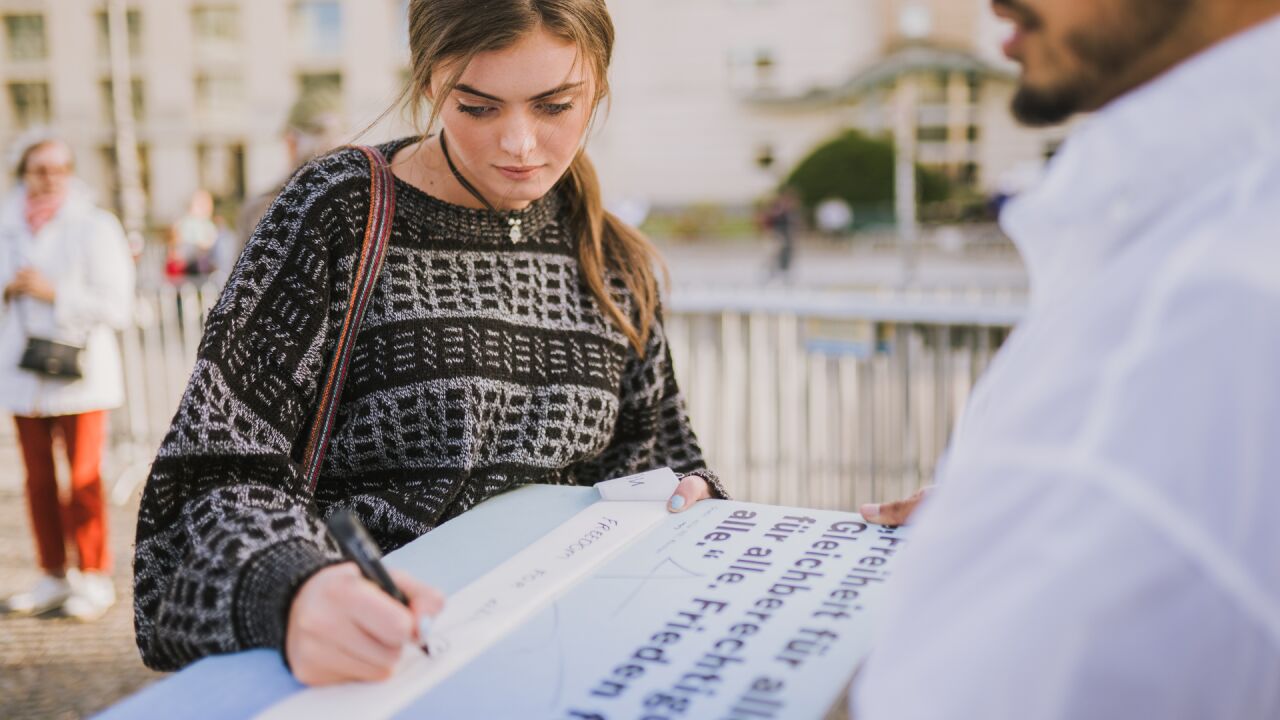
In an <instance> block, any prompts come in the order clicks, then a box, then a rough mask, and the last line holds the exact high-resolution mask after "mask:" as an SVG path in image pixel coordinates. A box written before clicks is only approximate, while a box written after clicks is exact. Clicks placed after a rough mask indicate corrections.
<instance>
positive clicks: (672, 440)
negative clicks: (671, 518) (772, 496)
mask: <svg viewBox="0 0 1280 720" xmlns="http://www.w3.org/2000/svg"><path fill="white" fill-rule="evenodd" d="M619 397H620V400H619V407H618V420H617V423H616V424H615V425H614V429H613V437H612V439H611V440H610V441H609V445H608V447H606V448H605V450H604V451H603V452H601V453H600V454H599V455H597V456H596V457H594V458H591V459H589V460H585V461H583V462H580V463H578V464H577V465H576V466H574V467H573V477H574V478H575V480H576V481H577V482H578V483H581V484H584V485H591V484H594V483H597V482H600V481H602V480H609V479H611V478H616V477H623V476H625V475H631V474H634V473H638V472H644V471H646V470H653V469H655V468H660V467H669V468H671V469H672V470H674V471H675V472H676V474H678V475H680V476H682V477H683V476H686V475H697V476H699V477H701V478H703V479H705V480H706V481H707V484H708V485H709V486H710V488H711V494H712V496H714V497H717V498H728V497H729V495H728V493H727V492H726V491H725V489H724V486H723V485H722V484H721V483H720V479H719V478H718V477H717V476H716V474H715V473H714V472H712V471H711V470H710V469H709V468H708V467H707V463H706V460H704V459H703V457H702V448H701V447H699V445H698V438H697V435H695V434H694V432H693V427H692V426H691V425H690V424H689V415H688V413H687V412H686V411H685V404H684V396H683V395H681V393H680V388H679V386H678V385H677V384H676V376H675V372H674V369H673V367H672V364H671V348H670V347H669V345H668V344H667V336H666V331H665V329H664V327H663V322H662V313H661V311H659V312H658V313H657V319H656V320H655V321H654V323H653V329H652V331H651V332H650V334H649V341H648V344H647V346H646V347H645V353H644V356H643V357H641V356H640V354H639V353H637V352H635V350H634V348H633V349H632V351H631V354H630V357H629V358H628V360H627V365H626V368H625V369H624V370H623V375H622V383H621V388H620V391H619Z"/></svg>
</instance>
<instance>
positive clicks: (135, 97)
mask: <svg viewBox="0 0 1280 720" xmlns="http://www.w3.org/2000/svg"><path fill="white" fill-rule="evenodd" d="M99 87H100V88H101V92H102V110H103V114H102V116H103V117H104V118H106V121H107V122H109V123H110V122H115V117H116V111H115V97H114V95H113V93H114V92H115V83H113V82H111V78H107V79H105V80H103V81H102V82H101V83H99ZM129 90H130V93H131V94H132V97H130V100H131V101H132V104H133V119H134V120H135V121H137V120H141V119H142V116H143V114H144V110H145V109H146V100H145V98H144V96H143V88H142V80H141V79H139V78H134V79H133V81H132V82H130V83H129Z"/></svg>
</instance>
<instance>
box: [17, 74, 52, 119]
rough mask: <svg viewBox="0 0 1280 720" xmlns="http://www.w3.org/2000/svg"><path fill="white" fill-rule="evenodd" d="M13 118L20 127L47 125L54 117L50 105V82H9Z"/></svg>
mask: <svg viewBox="0 0 1280 720" xmlns="http://www.w3.org/2000/svg"><path fill="white" fill-rule="evenodd" d="M9 100H10V102H11V103H12V104H13V119H14V120H15V121H16V122H17V124H18V126H19V127H30V126H32V125H47V124H49V122H50V121H51V120H52V119H53V113H52V111H51V109H50V105H49V83H43V82H19V83H9Z"/></svg>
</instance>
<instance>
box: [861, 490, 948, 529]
mask: <svg viewBox="0 0 1280 720" xmlns="http://www.w3.org/2000/svg"><path fill="white" fill-rule="evenodd" d="M932 491H933V486H932V485H926V486H925V487H922V488H920V489H919V490H917V491H915V492H914V493H912V494H911V496H910V497H908V498H907V499H905V500H896V501H894V502H888V503H867V504H865V505H863V506H862V507H861V508H859V509H858V512H860V513H862V517H863V518H864V519H865V520H866V521H867V522H873V523H876V524H878V525H889V526H898V525H906V524H907V521H908V520H910V519H911V514H912V513H914V512H915V511H916V508H917V507H918V506H919V505H920V502H921V501H922V500H924V499H925V498H926V497H928V496H929V493H930V492H932Z"/></svg>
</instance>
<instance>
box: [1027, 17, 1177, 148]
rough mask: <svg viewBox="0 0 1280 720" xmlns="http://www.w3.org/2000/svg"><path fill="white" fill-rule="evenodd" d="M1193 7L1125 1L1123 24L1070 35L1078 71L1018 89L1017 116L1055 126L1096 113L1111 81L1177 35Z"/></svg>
mask: <svg viewBox="0 0 1280 720" xmlns="http://www.w3.org/2000/svg"><path fill="white" fill-rule="evenodd" d="M1194 3H1195V0H1124V4H1125V5H1126V6H1127V7H1126V9H1125V12H1124V17H1125V20H1124V21H1123V22H1120V23H1115V24H1110V25H1107V26H1100V27H1096V28H1090V29H1087V30H1079V31H1076V32H1074V33H1072V34H1070V35H1069V36H1067V46H1068V48H1069V50H1070V52H1071V53H1073V54H1074V55H1075V57H1076V59H1077V60H1078V61H1079V64H1080V68H1081V69H1080V71H1079V72H1078V73H1077V74H1076V75H1075V76H1073V77H1071V78H1069V79H1068V80H1067V81H1066V82H1064V83H1062V84H1060V85H1059V86H1057V87H1051V88H1037V87H1030V86H1028V85H1026V84H1022V85H1019V86H1018V91H1017V93H1016V94H1015V95H1014V96H1013V107H1012V109H1013V115H1014V117H1016V118H1017V119H1018V120H1019V121H1020V122H1022V123H1024V124H1026V125H1031V126H1044V125H1056V124H1057V123H1060V122H1062V121H1064V120H1066V119H1067V118H1069V117H1071V116H1072V115H1075V114H1076V113H1079V112H1082V111H1089V110H1096V109H1097V107H1096V105H1097V101H1098V99H1099V96H1100V95H1101V93H1102V92H1103V89H1104V85H1105V83H1106V82H1107V80H1108V79H1110V78H1115V77H1118V76H1123V75H1124V74H1125V73H1126V72H1127V71H1128V70H1129V69H1130V68H1131V67H1132V66H1133V65H1134V64H1135V63H1136V62H1138V61H1139V60H1140V59H1141V58H1142V57H1143V55H1144V54H1146V53H1147V52H1150V51H1151V49H1152V48H1154V47H1156V46H1157V45H1159V44H1160V43H1161V42H1163V41H1164V40H1166V39H1167V38H1168V37H1169V36H1170V35H1171V34H1173V33H1174V32H1175V31H1176V30H1177V29H1178V28H1179V27H1180V25H1181V23H1182V21H1183V19H1184V17H1185V16H1186V13H1187V10H1189V9H1190V8H1191V7H1192V5H1193V4H1194ZM1010 4H1015V5H1016V4H1017V3H1010ZM1130 89H1132V88H1126V89H1125V91H1127V90H1130ZM1105 99H1106V100H1109V99H1110V98H1105Z"/></svg>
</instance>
